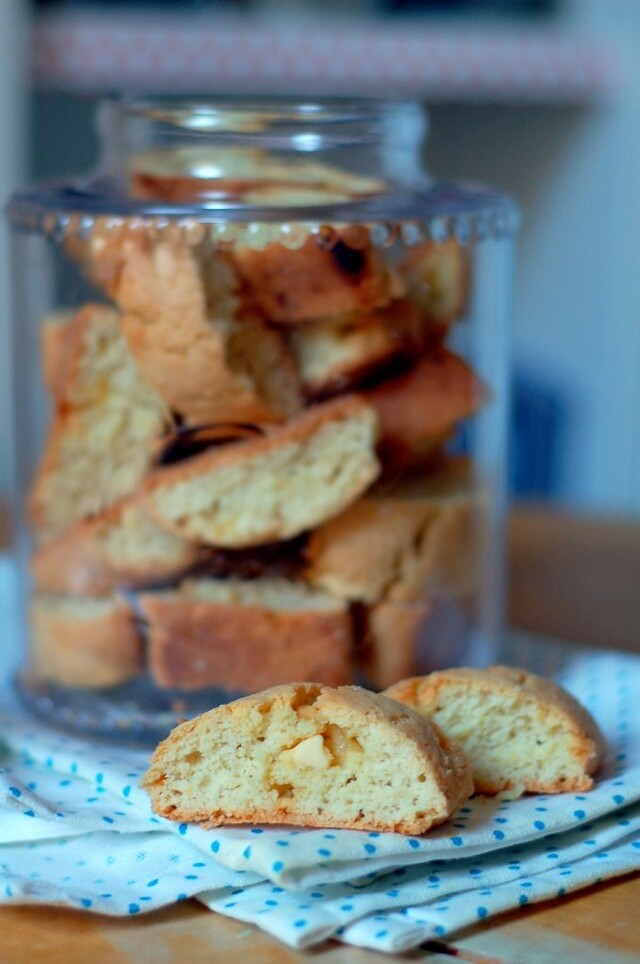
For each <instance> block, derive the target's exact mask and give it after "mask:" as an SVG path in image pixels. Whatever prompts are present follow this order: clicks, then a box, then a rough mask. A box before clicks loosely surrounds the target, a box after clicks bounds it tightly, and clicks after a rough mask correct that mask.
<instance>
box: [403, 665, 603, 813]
mask: <svg viewBox="0 0 640 964" xmlns="http://www.w3.org/2000/svg"><path fill="white" fill-rule="evenodd" d="M385 692H386V694H387V696H389V697H391V698H392V699H394V700H398V701H399V702H401V703H403V704H405V705H407V706H410V707H412V708H413V709H415V710H417V711H418V712H419V713H422V714H424V715H425V716H426V717H428V718H429V719H431V720H433V721H434V722H436V723H437V724H438V725H439V726H440V727H442V729H443V730H444V731H445V733H447V734H448V735H449V736H450V738H451V739H452V740H456V741H457V742H459V743H460V745H461V746H462V747H463V749H464V752H465V754H466V755H467V757H468V759H469V762H470V764H471V767H472V770H473V779H474V785H475V788H476V791H477V792H479V793H489V794H492V793H498V792H499V791H501V790H514V791H516V792H518V791H525V790H526V791H530V792H534V793H563V792H566V791H574V792H575V791H582V790H590V789H591V787H592V786H593V779H592V777H593V774H594V773H595V772H596V771H597V769H598V767H599V766H600V764H601V762H602V759H603V757H604V752H605V744H604V738H603V736H602V734H601V732H600V730H599V728H598V726H597V724H596V723H595V721H594V720H593V718H592V717H591V715H590V714H589V713H588V712H587V710H586V709H585V708H584V707H583V706H581V705H580V703H578V701H577V700H576V699H574V697H573V696H571V695H570V694H569V693H567V692H566V691H565V690H564V689H562V688H561V687H560V686H558V685H556V684H555V683H553V682H551V681H550V680H548V679H544V678H542V677H540V676H535V675H534V674H533V673H527V672H525V671H524V670H519V669H514V668H512V667H508V666H490V667H489V668H488V669H485V670H480V669H450V670H443V671H441V672H437V673H431V674H430V675H429V676H422V677H415V678H413V679H407V680H403V681H401V682H399V683H397V684H396V685H394V686H391V687H389V689H387V690H386V691H385Z"/></svg>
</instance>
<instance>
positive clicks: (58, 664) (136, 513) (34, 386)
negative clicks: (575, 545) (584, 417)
mask: <svg viewBox="0 0 640 964" xmlns="http://www.w3.org/2000/svg"><path fill="white" fill-rule="evenodd" d="M99 124H100V128H101V132H102V137H103V158H102V161H101V163H100V166H99V169H98V170H97V172H96V173H95V174H93V175H92V176H91V177H89V178H88V179H86V180H83V181H77V182H74V183H69V184H53V185H51V184H49V185H37V186H35V187H34V188H31V189H27V190H24V191H21V192H19V193H18V194H16V195H15V196H14V198H13V200H12V203H11V205H10V209H9V213H10V219H11V222H12V226H13V250H14V256H15V257H14V268H15V271H14V277H15V299H14V304H15V334H14V344H15V350H16V358H15V365H14V372H15V375H16V377H15V389H16V393H15V400H16V437H17V442H18V444H17V453H16V454H17V460H16V462H17V485H16V491H17V493H18V494H20V495H21V496H22V499H21V502H22V505H21V508H20V510H19V511H20V514H21V518H22V519H23V525H22V528H21V536H20V538H19V540H18V542H19V548H18V551H19V554H20V560H21V571H22V573H23V576H24V604H25V613H26V618H25V626H28V640H26V641H25V647H26V649H25V652H26V654H27V655H26V656H25V661H24V666H23V668H22V670H21V671H20V673H19V679H18V685H19V689H20V692H21V694H22V697H23V699H24V700H25V701H26V703H27V704H28V706H30V707H31V708H32V709H33V710H35V711H36V712H37V713H38V714H40V715H41V716H44V717H46V718H48V719H49V720H50V721H51V722H53V723H57V724H59V725H62V726H66V727H72V728H75V729H78V730H82V731H84V732H91V733H94V734H96V735H98V734H102V735H106V736H110V737H118V738H123V739H133V740H138V741H156V740H157V739H158V738H159V737H161V736H164V735H165V734H166V733H167V732H168V730H169V729H170V727H171V726H172V725H174V723H175V722H176V721H177V720H178V719H181V718H184V717H185V716H189V715H192V714H194V713H196V712H200V711H202V710H203V709H206V708H209V707H210V706H212V705H215V704H216V703H219V702H224V701H226V700H229V699H232V698H234V697H236V696H238V695H239V694H243V693H248V692H254V691H256V690H260V689H263V688H265V687H267V686H270V685H274V684H278V683H283V682H286V681H292V680H309V681H317V682H320V683H325V684H328V685H340V684H346V683H363V684H364V685H367V686H370V687H372V688H374V689H377V688H382V687H385V686H387V685H389V684H391V683H393V682H395V681H397V680H398V679H400V678H402V677H404V676H407V675H410V674H412V673H415V672H418V671H428V670H429V669H433V668H437V667H441V666H452V665H456V664H472V665H482V664H484V663H486V662H487V661H489V660H490V659H491V658H492V656H493V652H494V647H495V643H496V641H497V637H498V634H499V632H500V628H501V620H502V612H503V600H502V584H501V583H502V578H501V577H502V557H503V550H502V531H501V530H502V519H503V509H504V491H503V489H504V455H505V413H506V390H507V359H506V351H505V329H506V322H507V320H508V310H509V295H510V284H511V275H510V271H511V255H512V243H513V235H514V231H515V227H516V222H517V216H516V212H515V209H514V206H513V204H512V202H511V201H510V200H509V199H508V198H505V197H503V196H502V195H500V194H499V193H496V192H494V191H492V190H490V189H485V188H480V187H476V186H474V187H466V186H461V185H443V184H434V183H432V182H431V181H430V180H429V179H428V177H427V176H426V175H425V174H424V173H423V172H422V171H421V168H420V164H419V147H420V141H421V138H422V134H423V132H424V127H425V124H424V118H423V116H422V114H421V112H420V110H419V108H418V107H417V106H416V105H412V104H402V103H400V104H393V103H375V102H366V101H363V102H359V101H354V102H351V101H319V102H293V101H284V100H277V101H268V102H262V101H257V102H250V103H248V102H245V101H236V100H233V99H231V100H226V101H223V102H208V101H206V102H205V101H200V100H186V99H171V98H168V99H157V100H151V101H149V100H138V99H131V100H126V99H125V100H114V101H108V102H106V103H105V104H103V105H102V106H101V108H100V113H99Z"/></svg>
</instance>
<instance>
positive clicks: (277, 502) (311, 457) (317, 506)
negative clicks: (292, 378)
mask: <svg viewBox="0 0 640 964" xmlns="http://www.w3.org/2000/svg"><path fill="white" fill-rule="evenodd" d="M376 433H377V421H376V416H375V412H374V411H373V410H372V409H371V408H370V407H369V406H368V405H367V404H366V403H365V402H363V401H362V399H360V398H357V397H356V396H346V397H343V398H340V399H336V400H334V401H332V402H326V403H324V404H322V405H316V406H314V407H313V408H310V409H307V410H306V411H304V412H302V413H301V414H300V415H298V416H296V418H294V419H292V420H291V421H290V422H288V423H287V424H285V425H282V426H274V427H272V428H270V429H269V430H268V431H267V433H266V435H265V436H264V437H262V438H253V439H247V440H245V441H242V442H238V443H237V444H235V445H228V446H225V447H224V448H218V449H212V450H209V451H205V452H203V453H202V454H200V455H196V456H194V457H193V458H190V459H188V460H186V461H184V462H180V463H178V464H177V465H173V466H169V467H168V468H164V469H161V470H159V471H158V472H157V474H156V477H155V478H153V479H151V480H150V481H149V483H148V484H147V485H146V487H145V490H144V493H143V496H144V507H145V510H148V511H149V512H150V513H151V514H152V515H153V516H154V518H156V519H157V520H158V521H159V522H160V523H161V524H162V525H165V526H167V527H168V528H170V529H172V530H173V531H175V532H177V533H178V534H179V535H182V536H184V537H186V538H187V539H193V540H195V541H201V542H204V543H207V544H209V545H212V546H219V547H227V548H237V547H242V546H254V545H259V544H261V543H265V542H274V541H280V540H283V539H288V538H291V537H293V536H296V535H298V534H299V533H301V532H304V531H305V530H306V529H310V528H312V527H313V526H316V525H319V524H320V523H321V522H324V521H325V520H326V519H328V518H330V517H331V516H333V515H336V514H337V513H339V512H340V511H341V510H342V509H344V508H345V506H347V505H349V504H350V503H351V502H353V501H354V500H355V499H357V498H358V496H359V495H361V494H362V492H363V491H364V490H365V489H366V488H367V487H368V486H369V485H370V484H371V482H373V481H374V479H375V478H376V476H377V475H378V472H379V464H378V461H377V458H376V455H375V446H376Z"/></svg>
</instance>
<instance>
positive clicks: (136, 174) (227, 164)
mask: <svg viewBox="0 0 640 964" xmlns="http://www.w3.org/2000/svg"><path fill="white" fill-rule="evenodd" d="M226 115H227V117H228V116H229V112H228V111H227V112H226ZM246 120H247V118H246V116H245V117H243V119H242V124H243V130H245V131H246V130H247V127H246ZM257 123H258V124H261V123H262V121H261V120H258V121H257ZM384 187H385V186H384V183H383V182H381V181H380V180H378V179H376V178H371V177H363V176H362V175H357V174H352V173H350V172H348V171H344V170H341V169H340V168H337V167H332V166H331V165H328V164H319V163H318V162H317V161H315V162H314V161H308V160H307V161H303V160H296V161H281V160H276V158H275V157H274V156H273V155H272V154H269V153H268V152H267V151H263V150H259V149H257V148H239V147H233V148H229V147H225V148H219V147H218V148H215V147H213V146H211V145H197V146H184V145H183V146H181V147H175V148H173V149H170V150H159V151H147V152H145V153H141V154H137V155H135V156H134V157H133V158H132V159H131V161H130V165H129V189H130V192H131V194H132V196H133V197H136V198H140V199H142V200H156V201H157V200H163V201H169V202H171V203H172V204H180V203H181V202H184V201H189V200H191V201H192V200H194V199H195V198H199V199H203V200H204V199H206V198H211V199H216V200H218V201H220V200H222V199H224V200H226V201H228V202H235V203H244V204H251V205H254V204H260V205H267V206H268V205H277V206H295V205H300V204H334V203H340V202H344V201H353V200H357V199H359V198H366V197H372V196H374V195H376V194H379V193H380V192H381V191H383V190H384Z"/></svg>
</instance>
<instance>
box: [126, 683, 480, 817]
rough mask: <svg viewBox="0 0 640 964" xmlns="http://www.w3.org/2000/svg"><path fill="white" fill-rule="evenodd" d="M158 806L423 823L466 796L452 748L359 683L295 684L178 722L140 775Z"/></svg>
mask: <svg viewBox="0 0 640 964" xmlns="http://www.w3.org/2000/svg"><path fill="white" fill-rule="evenodd" d="M141 785H142V787H144V788H145V789H146V790H147V791H148V793H149V795H150V797H151V803H152V807H153V809H154V810H155V812H156V813H158V814H160V815H162V816H164V817H169V818H170V819H172V820H181V821H201V822H204V823H205V824H206V825H207V826H209V827H213V826H218V825H220V824H234V823H276V824H297V825H302V826H308V827H348V828H353V829H355V830H379V831H398V832H400V833H406V834H419V833H424V832H425V831H426V830H428V829H429V828H430V827H432V826H434V825H435V824H438V823H442V822H443V821H445V820H447V819H448V818H449V817H450V816H451V815H452V814H453V813H454V812H455V810H456V809H457V808H458V807H459V806H460V805H461V804H462V803H463V802H464V801H465V800H466V799H467V798H468V797H469V796H470V794H471V790H472V784H471V777H470V773H469V769H468V765H467V763H466V760H465V759H464V756H463V755H462V752H461V751H460V749H459V748H458V747H457V746H455V745H454V744H452V743H450V741H448V740H447V739H446V738H445V737H444V736H443V735H442V734H441V733H440V732H439V731H438V730H437V729H436V728H434V727H432V725H431V724H430V723H429V722H428V721H426V720H424V719H422V718H420V717H419V716H418V715H417V714H415V713H413V712H412V711H411V710H407V709H406V708H405V707H401V706H400V705H399V704H398V703H394V702H392V701H391V700H388V699H386V698H385V697H381V696H376V695H374V694H373V693H369V692H367V691H366V690H362V689H358V688H357V687H341V688H339V689H329V688H328V687H323V686H319V685H317V684H314V683H291V684H289V685H286V686H279V687H274V688H273V689H270V690H266V691H265V692H262V693H256V694H254V695H253V696H249V697H245V698H244V699H241V700H237V701H236V702H234V703H228V704H226V705H225V706H220V707H218V708H217V709H214V710H211V711H209V712H208V713H205V714H203V715H202V716H200V717H197V718H196V719H194V720H190V721H189V722H187V723H183V724H181V725H180V726H179V727H177V728H176V729H175V730H173V732H172V733H171V734H170V736H169V737H168V738H167V739H166V740H165V741H164V742H163V743H161V744H160V745H159V746H158V748H157V749H156V751H155V752H154V754H153V757H152V760H151V766H150V768H149V770H148V771H147V773H146V774H145V775H144V777H143V780H142V784H141Z"/></svg>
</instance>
